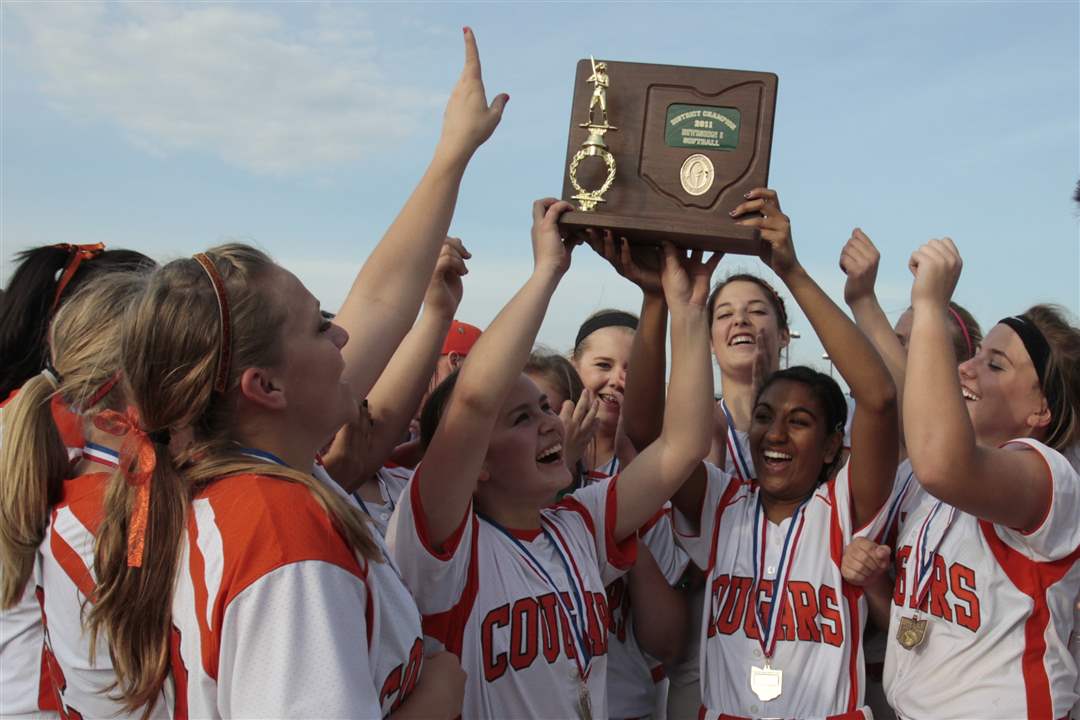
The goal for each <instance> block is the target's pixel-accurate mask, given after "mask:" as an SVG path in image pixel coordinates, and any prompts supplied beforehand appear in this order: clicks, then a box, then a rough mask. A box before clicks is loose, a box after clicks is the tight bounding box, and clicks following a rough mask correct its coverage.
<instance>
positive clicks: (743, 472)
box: [720, 398, 754, 482]
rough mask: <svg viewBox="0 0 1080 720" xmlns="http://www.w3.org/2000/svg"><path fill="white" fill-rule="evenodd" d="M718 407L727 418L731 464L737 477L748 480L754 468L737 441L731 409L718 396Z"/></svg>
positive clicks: (752, 477) (737, 433)
mask: <svg viewBox="0 0 1080 720" xmlns="http://www.w3.org/2000/svg"><path fill="white" fill-rule="evenodd" d="M720 409H721V410H723V411H724V419H725V420H727V445H728V452H727V454H728V457H729V458H731V464H732V465H734V466H735V473H736V474H737V475H738V476H739V479H740V480H742V481H743V482H750V481H751V480H753V479H754V468H753V467H752V466H751V465H750V462H749V460H747V458H746V456H745V455H744V454H743V451H742V443H741V442H740V441H739V431H738V430H736V429H735V420H734V418H732V417H731V411H730V410H728V406H727V403H726V402H724V398H720Z"/></svg>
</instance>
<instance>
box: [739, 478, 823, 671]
mask: <svg viewBox="0 0 1080 720" xmlns="http://www.w3.org/2000/svg"><path fill="white" fill-rule="evenodd" d="M812 497H813V494H810V495H809V496H807V498H806V499H805V500H803V501H802V502H801V503H799V506H798V507H797V508H795V512H794V513H793V514H792V516H791V524H790V525H788V529H787V534H786V535H785V536H784V545H783V547H782V548H781V550H780V561H779V562H778V563H777V565H776V579H775V580H773V585H772V593H771V597H770V599H769V615H768V618H767V620H766V621H765V622H762V618H761V605H760V603H758V602H757V601H756V597H757V593H758V592H759V583H760V581H761V578H762V577H763V576H764V572H763V570H764V566H765V546H766V543H767V541H768V532H767V531H768V523H769V521H768V520H767V519H766V520H765V521H764V524H763V525H760V527H761V533H760V542H759V534H758V527H759V524H760V523H761V520H762V519H763V518H764V517H765V508H764V507H763V506H762V503H761V494H760V492H759V493H758V499H757V507H756V508H755V509H754V525H753V528H754V531H753V532H754V553H753V563H754V580H753V583H754V584H753V585H751V587H752V588H753V589H754V593H755V595H754V597H755V600H754V603H753V605H754V619H755V620H757V624H758V643H760V644H761V652H762V654H763V655H764V656H765V664H766V666H767V665H768V663H769V659H770V658H772V655H773V652H774V651H775V649H776V641H777V636H776V627H777V625H779V623H780V618H781V617H782V616H783V614H784V613H783V604H784V602H785V600H786V594H787V583H788V578H789V577H790V576H791V566H792V565H794V564H795V547H796V546H797V545H798V544H799V536H800V535H802V526H803V523H804V522H805V521H806V503H807V502H809V501H810V498H812ZM796 527H797V528H798V529H797V530H796ZM793 536H794V539H793ZM759 544H760V545H761V552H760V559H759V553H758V545H759ZM789 551H790V554H789ZM778 606H779V607H778Z"/></svg>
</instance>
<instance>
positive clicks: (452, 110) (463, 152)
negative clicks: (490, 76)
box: [439, 27, 510, 161]
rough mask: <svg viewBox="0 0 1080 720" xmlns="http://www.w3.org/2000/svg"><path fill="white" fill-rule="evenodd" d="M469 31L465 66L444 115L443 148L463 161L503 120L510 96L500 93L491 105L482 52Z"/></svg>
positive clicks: (466, 38)
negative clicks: (481, 56) (485, 87)
mask: <svg viewBox="0 0 1080 720" xmlns="http://www.w3.org/2000/svg"><path fill="white" fill-rule="evenodd" d="M463 31H464V33H465V67H464V68H463V69H462V71H461V77H460V78H458V81H457V85H455V86H454V90H453V92H451V93H450V100H449V101H448V102H447V103H446V113H445V115H444V117H443V128H442V139H441V141H440V143H439V145H440V147H442V148H445V149H446V151H447V152H450V153H452V154H453V156H454V157H457V158H459V159H461V160H465V161H467V160H468V159H469V158H470V157H471V156H472V154H473V153H474V152H476V149H477V148H478V147H480V146H481V145H483V144H484V141H485V140H487V139H488V138H489V137H491V133H493V132H495V128H496V127H497V126H498V124H499V120H500V119H502V114H503V108H505V107H506V102H507V101H508V100H509V99H510V96H509V95H507V94H506V93H500V94H499V95H496V96H495V99H494V100H492V101H491V104H490V105H489V104H488V101H487V93H486V92H485V91H484V80H483V77H482V76H481V72H480V53H479V51H478V50H477V49H476V36H475V35H473V31H472V28H468V27H466V28H463Z"/></svg>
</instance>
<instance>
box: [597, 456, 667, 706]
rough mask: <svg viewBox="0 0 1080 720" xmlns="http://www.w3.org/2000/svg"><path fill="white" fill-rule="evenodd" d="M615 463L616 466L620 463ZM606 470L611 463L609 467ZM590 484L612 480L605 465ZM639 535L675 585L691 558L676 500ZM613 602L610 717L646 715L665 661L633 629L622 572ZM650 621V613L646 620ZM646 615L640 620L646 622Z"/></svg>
mask: <svg viewBox="0 0 1080 720" xmlns="http://www.w3.org/2000/svg"><path fill="white" fill-rule="evenodd" d="M614 462H615V468H616V469H617V467H618V463H617V461H614ZM605 470H606V468H605ZM588 477H589V483H590V484H591V483H593V482H600V481H604V480H607V479H608V477H609V476H607V475H605V474H604V470H602V469H596V470H593V471H592V472H590V473H589V474H588ZM637 535H638V540H639V541H640V542H641V543H642V544H644V545H645V547H647V548H648V550H649V552H650V553H651V554H652V556H653V559H654V560H656V564H657V566H658V567H659V568H660V572H661V573H662V574H663V575H664V579H665V580H667V581H668V583H669V584H670V585H674V584H675V583H677V582H678V581H679V579H680V578H681V577H682V575H683V572H684V571H685V570H686V565H687V563H688V562H689V558H688V556H687V554H686V551H685V550H683V549H682V548H681V547H679V546H678V545H677V544H676V543H675V533H674V529H673V528H672V526H671V504H670V503H667V504H665V506H664V508H662V509H661V510H658V511H657V513H656V514H655V515H654V516H653V517H652V518H650V519H649V521H648V522H647V523H645V524H644V525H643V526H642V527H641V529H640V530H638V533H637ZM607 601H608V685H607V687H608V692H607V696H608V717H611V718H636V717H644V716H646V715H649V714H651V713H652V712H653V710H654V708H655V707H656V684H657V683H659V682H660V681H661V680H663V679H664V666H663V665H662V664H661V663H660V662H659V661H658V660H656V659H655V658H654V657H652V656H651V655H649V654H648V653H646V652H645V651H644V650H642V649H641V646H639V645H638V642H637V637H636V635H635V633H634V616H633V607H632V605H631V601H630V587H629V583H628V579H627V578H626V577H625V576H620V577H618V578H616V579H615V581H614V582H612V583H611V584H610V585H608V586H607ZM643 620H645V621H647V618H645V619H643ZM641 621H642V620H639V622H641Z"/></svg>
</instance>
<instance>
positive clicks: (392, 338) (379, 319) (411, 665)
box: [89, 28, 506, 718]
mask: <svg viewBox="0 0 1080 720" xmlns="http://www.w3.org/2000/svg"><path fill="white" fill-rule="evenodd" d="M464 39H465V69H464V71H463V72H462V74H461V77H460V79H459V81H458V84H457V86H456V87H455V88H454V91H453V92H452V93H451V96H450V99H449V101H448V103H447V107H446V112H445V116H444V120H443V128H442V136H441V138H440V140H439V144H438V146H437V148H436V151H435V156H434V158H433V160H432V162H431V165H430V167H429V169H428V171H427V173H426V174H425V175H424V177H423V178H422V179H421V180H420V183H419V184H418V186H417V187H416V189H415V190H414V191H413V193H412V195H411V196H410V198H409V200H408V201H407V202H406V203H405V206H404V208H403V209H402V211H401V213H400V214H399V215H398V217H397V219H396V220H395V222H394V224H393V225H392V226H391V227H390V229H389V230H388V231H387V233H386V234H385V236H384V237H383V239H382V240H381V241H380V243H379V245H378V246H377V247H376V248H375V250H373V251H372V253H371V255H370V256H369V257H368V258H367V260H366V261H365V263H364V265H363V267H362V268H361V269H360V271H359V273H358V275H357V278H356V281H355V282H354V284H353V288H352V290H351V292H350V293H349V296H348V298H347V299H346V303H345V306H344V308H343V309H342V312H341V313H340V314H339V316H338V317H339V318H340V319H341V321H342V323H344V324H345V325H346V326H348V328H349V329H350V330H352V331H353V337H352V341H351V342H349V334H348V332H346V330H345V329H344V328H343V327H341V326H339V325H337V324H335V323H333V322H330V320H328V319H327V318H326V317H325V316H324V315H323V314H322V312H321V311H320V308H319V303H318V301H317V300H316V299H315V298H314V297H313V296H312V295H311V293H310V292H308V290H307V289H306V288H305V287H304V286H303V284H302V283H301V282H300V281H299V280H298V279H297V278H296V277H295V276H294V275H293V274H291V273H289V272H288V271H286V270H285V269H284V268H281V267H280V266H278V265H276V264H275V263H274V262H273V261H272V260H271V259H270V258H268V257H267V256H266V255H265V254H263V253H261V252H259V251H258V250H255V249H254V248H250V247H247V246H243V245H228V246H224V247H219V248H215V249H212V250H210V251H208V252H206V253H199V254H197V255H195V256H194V257H193V258H186V259H181V260H176V261H173V262H171V263H169V264H168V265H165V266H164V267H162V268H161V269H160V270H158V271H157V272H156V273H154V274H153V276H152V277H151V278H150V279H149V280H148V282H147V284H146V287H145V288H144V290H143V291H142V293H141V294H140V296H139V297H138V298H137V299H136V300H135V302H134V303H133V304H132V306H131V308H130V310H129V311H128V313H127V315H126V316H125V319H124V332H125V335H124V343H123V350H122V356H121V366H122V369H123V377H124V384H125V389H126V391H127V397H128V400H129V402H130V403H131V407H130V408H129V410H128V412H127V413H125V414H123V415H117V416H114V417H113V418H112V420H113V422H114V429H115V430H116V431H117V432H123V433H126V436H125V442H126V452H127V453H128V454H126V455H125V457H131V462H126V461H125V462H122V463H121V467H120V470H121V475H122V477H120V478H117V481H116V482H113V483H112V484H111V485H110V490H109V493H108V495H107V496H106V502H105V511H104V515H105V517H104V520H103V521H102V523H101V526H100V529H99V532H98V541H97V545H96V548H95V564H94V569H95V572H96V575H97V580H98V584H97V588H96V595H97V597H96V599H95V603H94V604H93V606H92V607H91V608H90V610H89V622H90V631H91V633H92V637H93V638H95V639H97V640H99V641H104V640H107V641H108V643H109V648H110V651H111V655H112V658H113V664H114V668H115V670H116V675H117V688H116V693H117V695H118V696H119V697H120V698H121V699H122V700H123V702H124V703H125V705H126V707H127V708H128V709H129V710H131V709H135V708H138V707H141V706H143V705H145V704H150V703H153V701H154V700H155V699H156V698H157V696H158V694H159V692H160V691H161V689H162V688H163V687H165V686H166V684H167V682H171V685H172V687H173V689H174V691H175V698H176V701H175V702H176V705H175V713H176V715H178V716H181V715H186V716H191V717H205V718H214V717H233V716H235V717H305V718H307V717H327V718H330V717H387V716H391V717H399V718H400V717H425V718H437V717H445V718H451V717H456V716H457V715H459V714H460V710H461V689H462V686H463V682H464V678H463V675H462V672H461V668H460V665H459V664H458V662H457V660H456V659H455V658H453V657H452V656H450V655H448V654H446V653H437V654H435V655H432V656H429V657H425V656H424V647H423V641H422V637H421V627H420V616H419V614H418V613H417V611H416V605H415V603H414V602H413V601H412V599H411V598H410V596H409V593H408V591H407V590H406V588H405V586H404V585H403V584H402V581H401V578H400V576H399V575H398V573H397V571H396V569H395V567H394V565H393V564H392V562H391V561H390V559H389V555H388V551H387V550H386V549H385V546H384V545H383V544H382V540H381V538H380V537H379V536H378V533H376V532H374V531H373V530H372V528H371V526H370V524H369V522H368V519H367V516H366V515H364V513H363V511H362V510H361V509H360V507H359V506H358V505H357V504H356V503H355V502H354V501H353V500H351V498H350V497H349V496H348V495H347V494H346V493H345V492H344V490H342V488H341V487H339V486H338V485H337V484H336V483H334V481H333V480H331V479H330V478H329V477H328V476H326V474H325V472H322V471H321V469H320V468H319V467H317V465H316V462H315V457H316V453H317V452H318V450H319V449H320V448H322V447H324V446H325V445H326V443H327V441H328V439H329V438H331V437H333V435H334V433H335V432H337V431H338V429H339V428H340V427H342V426H343V425H345V424H347V423H350V422H355V421H357V419H358V407H357V405H358V396H363V395H364V394H366V393H367V391H368V390H369V389H370V388H371V385H372V384H373V383H374V381H375V379H376V378H378V377H379V375H380V374H381V373H382V371H383V368H384V366H385V365H386V362H387V360H388V359H389V358H390V356H391V354H392V353H393V352H394V349H395V348H397V347H398V345H399V343H400V342H401V339H402V337H403V336H404V335H405V333H406V332H407V331H408V329H409V327H410V326H411V325H412V324H413V320H414V319H415V317H416V313H417V311H418V310H419V307H420V303H421V300H422V298H423V296H424V292H425V289H426V288H427V287H428V285H429V283H430V281H431V277H432V271H433V270H434V269H435V267H436V262H437V258H438V256H439V253H440V248H442V247H443V246H444V241H445V239H446V231H447V229H448V226H449V223H450V218H451V215H452V213H453V209H454V205H455V202H456V197H457V192H458V188H459V185H460V182H461V179H462V176H463V174H464V172H465V169H466V167H467V165H468V162H469V159H470V158H471V156H472V154H473V153H474V152H475V151H476V150H477V148H478V147H479V146H480V145H481V144H483V143H484V141H486V140H487V138H488V137H489V136H490V135H491V133H492V132H493V131H494V129H495V127H496V125H497V124H498V122H499V119H500V117H501V114H502V109H503V106H504V105H505V102H506V97H505V96H502V95H500V96H498V97H496V98H495V100H494V101H493V102H492V103H491V104H490V105H489V104H488V102H487V98H486V93H485V91H484V87H483V83H482V80H481V71H480V61H479V55H478V52H477V49H476V42H475V38H474V37H473V34H472V31H471V30H469V29H468V28H466V29H465V38H464ZM372 308H377V309H378V312H373V311H372ZM353 344H358V345H359V346H360V347H359V349H353V350H348V349H347V348H349V347H350V346H351V345H353ZM173 436H181V437H185V438H186V439H187V442H185V443H184V446H183V447H170V443H169V440H170V438H171V437H173Z"/></svg>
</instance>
